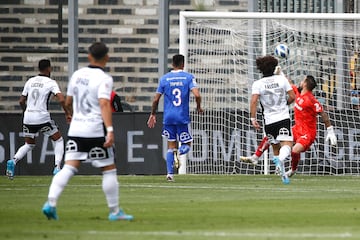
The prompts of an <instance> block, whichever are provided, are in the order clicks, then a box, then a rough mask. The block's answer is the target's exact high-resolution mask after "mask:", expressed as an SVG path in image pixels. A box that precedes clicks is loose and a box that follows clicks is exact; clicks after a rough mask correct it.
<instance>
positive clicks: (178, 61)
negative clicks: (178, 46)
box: [172, 54, 185, 67]
mask: <svg viewBox="0 0 360 240" xmlns="http://www.w3.org/2000/svg"><path fill="white" fill-rule="evenodd" d="M184 62H185V57H184V55H181V54H176V55H174V56H173V58H172V64H173V66H174V67H181V65H183V64H184Z"/></svg>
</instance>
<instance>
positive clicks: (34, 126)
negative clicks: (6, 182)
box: [6, 59, 66, 179]
mask: <svg viewBox="0 0 360 240" xmlns="http://www.w3.org/2000/svg"><path fill="white" fill-rule="evenodd" d="M39 72H40V73H39V75H37V76H35V77H32V78H30V79H29V80H27V81H26V83H25V86H24V89H23V91H22V93H21V96H20V100H19V103H20V106H21V108H22V109H23V111H24V118H23V132H24V138H25V144H24V145H23V146H21V147H20V148H19V149H18V150H17V152H16V154H15V155H14V157H13V158H12V159H10V160H8V161H7V164H6V165H7V166H6V175H7V176H8V178H9V179H13V178H14V174H15V166H16V164H17V163H18V162H19V161H20V160H21V159H22V158H23V157H24V156H25V155H26V154H27V153H28V152H29V151H31V150H32V149H33V148H34V147H35V138H36V136H37V135H38V133H39V132H42V133H43V134H44V135H46V136H48V137H50V138H51V140H52V142H53V146H54V153H55V167H54V170H53V174H56V173H57V172H58V171H60V167H61V161H62V158H63V154H64V140H63V138H62V136H61V133H60V131H59V129H58V127H57V126H56V124H55V122H54V121H53V120H52V119H51V117H50V113H49V111H48V103H49V100H50V97H51V96H52V95H55V97H56V98H57V100H58V101H59V103H60V104H61V106H62V107H63V109H64V110H65V99H64V95H63V94H62V93H61V91H60V88H59V85H58V84H57V83H56V81H55V80H53V79H51V78H50V73H51V63H50V60H48V59H42V60H40V61H39ZM65 112H66V110H65Z"/></svg>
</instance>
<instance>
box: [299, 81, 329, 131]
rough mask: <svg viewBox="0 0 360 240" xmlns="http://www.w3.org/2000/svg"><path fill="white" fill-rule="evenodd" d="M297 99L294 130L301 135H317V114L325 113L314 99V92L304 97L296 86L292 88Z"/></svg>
mask: <svg viewBox="0 0 360 240" xmlns="http://www.w3.org/2000/svg"><path fill="white" fill-rule="evenodd" d="M292 88H293V90H294V92H295V95H296V99H295V106H294V114H295V126H294V130H295V131H298V132H299V133H300V134H301V135H304V134H309V135H313V136H314V135H316V122H317V114H318V113H320V112H322V111H323V107H322V105H321V104H320V103H319V102H318V100H317V99H316V98H315V97H314V95H313V94H312V92H310V91H309V92H307V93H305V94H303V95H301V94H300V92H299V90H298V89H297V87H296V86H295V85H293V86H292Z"/></svg>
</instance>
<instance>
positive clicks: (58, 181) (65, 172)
mask: <svg viewBox="0 0 360 240" xmlns="http://www.w3.org/2000/svg"><path fill="white" fill-rule="evenodd" d="M76 172H77V169H76V168H75V167H73V166H70V165H66V164H65V165H64V167H63V169H61V171H60V172H58V173H57V174H56V175H55V176H54V177H53V179H52V182H51V185H50V188H49V195H48V199H49V204H50V206H52V207H55V206H56V204H57V200H58V199H59V197H60V194H61V193H62V191H63V190H64V188H65V186H66V184H67V183H68V182H69V180H70V179H71V178H72V176H74V175H75V173H76Z"/></svg>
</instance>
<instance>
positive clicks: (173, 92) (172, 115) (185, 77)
mask: <svg viewBox="0 0 360 240" xmlns="http://www.w3.org/2000/svg"><path fill="white" fill-rule="evenodd" d="M184 60H185V59H184V56H183V55H180V54H177V55H174V56H173V59H172V66H173V70H172V71H170V72H169V73H167V74H165V75H164V76H162V77H161V78H160V82H159V86H158V88H157V91H156V94H155V97H154V100H153V103H152V108H151V114H150V116H149V120H148V122H147V124H148V127H149V128H153V127H155V124H156V110H157V108H158V105H159V101H160V98H161V96H162V95H164V119H163V131H162V135H163V136H164V137H166V138H167V140H168V151H167V154H166V168H167V176H166V179H167V180H168V181H174V168H173V166H174V157H175V160H176V165H178V157H177V145H178V144H177V141H180V142H181V146H180V148H179V151H178V152H179V155H182V154H186V153H188V152H189V151H190V145H191V142H192V140H193V138H192V136H191V133H190V129H189V124H190V112H189V102H190V92H192V93H193V94H194V96H195V101H196V109H197V111H198V112H199V113H203V109H202V108H201V96H200V92H199V89H198V86H197V84H196V82H195V77H194V76H193V75H192V74H190V73H188V72H185V71H184Z"/></svg>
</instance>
